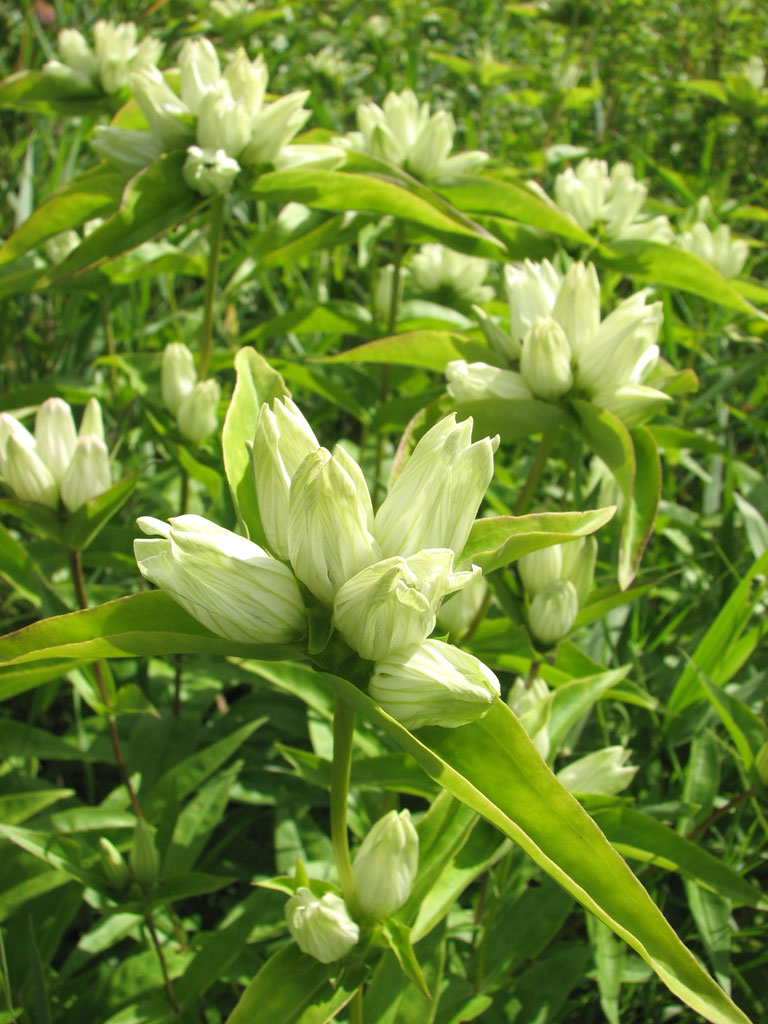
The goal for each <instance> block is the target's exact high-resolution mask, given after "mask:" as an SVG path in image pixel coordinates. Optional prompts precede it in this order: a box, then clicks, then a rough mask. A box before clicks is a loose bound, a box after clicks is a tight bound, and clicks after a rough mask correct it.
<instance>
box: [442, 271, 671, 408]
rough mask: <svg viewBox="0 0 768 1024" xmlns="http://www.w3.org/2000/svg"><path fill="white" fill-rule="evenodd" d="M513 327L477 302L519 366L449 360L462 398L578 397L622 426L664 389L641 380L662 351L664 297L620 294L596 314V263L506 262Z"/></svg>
mask: <svg viewBox="0 0 768 1024" xmlns="http://www.w3.org/2000/svg"><path fill="white" fill-rule="evenodd" d="M506 283H507V294H508V298H509V305H510V330H509V332H507V331H504V330H502V329H501V328H500V327H499V326H498V325H496V324H493V323H492V322H491V321H490V320H489V319H488V317H486V316H485V315H484V314H483V313H482V310H480V309H479V308H478V307H475V312H476V313H477V314H478V316H479V318H480V325H481V327H482V328H483V331H484V333H485V335H486V338H487V339H488V343H489V345H490V346H491V347H492V348H493V349H494V350H495V351H497V352H498V353H499V354H500V355H501V356H503V357H504V358H506V359H508V360H509V362H510V364H511V365H512V366H515V365H516V366H517V369H511V368H510V369H502V368H499V367H495V366H490V365H489V364H486V363H471V364H469V363H467V362H465V361H464V360H454V361H452V362H450V363H448V366H447V367H446V377H447V378H448V391H449V392H450V394H451V395H453V397H454V398H456V399H457V400H458V401H460V402H464V401H472V400H475V399H478V398H513V399H514V398H525V399H531V398H537V399H540V400H542V401H546V402H556V401H558V400H560V399H562V398H568V397H574V398H583V399H587V400H588V401H590V402H592V403H593V404H594V405H597V406H599V407H600V408H603V409H608V410H610V411H611V412H613V413H615V414H616V415H617V416H619V417H620V418H621V419H622V420H623V421H624V422H625V424H626V425H627V426H635V425H636V424H638V423H640V422H642V421H643V420H644V419H647V418H648V417H649V416H650V415H652V414H653V412H655V411H656V410H657V409H658V408H659V407H660V406H661V405H662V404H663V403H665V402H667V401H668V400H669V399H668V396H667V395H665V394H664V392H663V391H659V390H657V389H656V388H653V387H650V386H649V385H647V384H644V383H643V380H644V378H645V377H646V376H647V375H648V373H649V372H650V371H651V369H652V368H653V366H654V364H655V363H656V360H657V359H658V355H659V347H658V345H657V344H656V341H657V337H658V333H659V329H660V327H661V322H662V318H663V310H662V304H661V303H660V302H653V303H651V304H650V305H648V304H646V300H647V298H648V292H647V291H641V292H637V293H636V294H634V295H631V296H629V298H627V299H624V300H623V301H622V302H620V303H619V305H618V306H617V307H616V308H615V309H614V310H613V311H612V312H611V313H609V314H608V316H606V317H605V318H604V319H602V320H601V318H600V282H599V281H598V278H597V272H596V270H595V268H594V266H593V265H592V264H591V263H589V264H586V265H585V264H583V263H573V264H571V266H570V267H569V268H568V271H567V273H566V274H565V275H561V274H560V273H559V272H558V271H557V270H556V269H555V267H554V266H553V265H552V264H551V263H550V262H549V261H548V260H544V261H543V262H542V263H531V262H530V261H529V260H526V261H525V262H524V263H523V264H522V265H519V266H518V265H515V266H508V267H507V268H506Z"/></svg>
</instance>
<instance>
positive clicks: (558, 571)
mask: <svg viewBox="0 0 768 1024" xmlns="http://www.w3.org/2000/svg"><path fill="white" fill-rule="evenodd" d="M517 571H518V572H519V573H520V579H521V580H522V581H523V586H524V587H525V592H526V593H527V594H528V596H529V597H531V598H534V597H535V596H536V594H538V593H539V591H540V590H543V589H544V587H546V586H547V584H549V583H552V582H554V581H555V580H559V579H560V578H561V577H562V575H563V545H562V544H552V545H550V547H548V548H539V549H538V551H531V552H530V553H529V554H527V555H522V556H521V557H520V558H519V559H518V560H517Z"/></svg>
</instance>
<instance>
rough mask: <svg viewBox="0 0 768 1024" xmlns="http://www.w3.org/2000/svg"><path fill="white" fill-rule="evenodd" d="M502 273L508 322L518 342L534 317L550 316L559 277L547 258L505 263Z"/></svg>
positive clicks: (560, 279) (526, 331)
mask: <svg viewBox="0 0 768 1024" xmlns="http://www.w3.org/2000/svg"><path fill="white" fill-rule="evenodd" d="M504 276H505V280H506V285H507V298H508V299H509V324H510V328H511V331H512V337H513V338H514V340H515V341H516V342H517V344H518V345H522V343H523V338H524V337H525V336H526V334H527V333H528V331H529V330H530V329H531V327H533V325H534V324H535V323H536V321H537V320H541V319H542V318H543V317H547V316H551V315H552V309H553V308H554V305H555V299H556V298H557V293H558V289H559V288H560V284H561V281H562V278H561V277H560V274H558V272H557V271H556V270H555V268H554V267H553V266H552V264H551V263H550V262H549V260H542V262H541V263H532V262H531V260H525V262H524V263H523V264H521V265H508V266H507V267H505V270H504Z"/></svg>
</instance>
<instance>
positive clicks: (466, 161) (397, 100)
mask: <svg viewBox="0 0 768 1024" xmlns="http://www.w3.org/2000/svg"><path fill="white" fill-rule="evenodd" d="M357 127H358V128H359V131H357V132H350V133H349V135H347V136H346V139H345V140H344V141H345V142H346V144H347V145H349V147H350V148H352V149H356V150H358V151H360V152H363V153H370V154H371V156H375V157H378V158H379V159H381V160H386V161H387V163H390V164H394V165H395V166H396V167H402V168H404V169H405V170H406V171H409V172H410V173H411V174H413V175H414V176H415V177H417V178H423V179H435V180H438V181H443V182H444V181H450V180H452V179H454V178H457V177H459V176H460V175H462V174H467V173H469V172H470V171H473V170H475V169H476V168H477V167H479V166H481V165H482V164H484V163H485V162H486V161H487V160H488V154H487V153H482V152H480V151H478V150H475V151H472V152H467V153H457V154H455V155H454V156H449V154H450V152H451V149H452V147H453V136H454V134H455V132H456V122H455V121H454V120H453V117H452V116H451V114H449V113H448V111H447V110H439V111H437V112H436V113H434V114H430V112H429V104H428V103H421V104H420V103H419V101H418V100H417V99H416V96H415V95H414V94H413V92H411V90H410V89H404V90H403V92H401V93H396V92H390V93H388V94H387V96H386V98H385V100H384V103H383V104H382V106H381V107H380V106H378V104H376V103H361V104H360V106H359V107H358V108H357Z"/></svg>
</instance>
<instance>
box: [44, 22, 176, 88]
mask: <svg viewBox="0 0 768 1024" xmlns="http://www.w3.org/2000/svg"><path fill="white" fill-rule="evenodd" d="M58 44H59V56H60V57H61V60H49V61H48V63H47V64H46V65H45V66H44V68H43V70H44V71H46V72H47V73H48V74H52V75H61V76H64V77H66V78H70V79H75V80H76V81H81V82H83V83H84V84H89V85H92V84H97V83H98V85H100V86H101V88H102V89H103V90H104V92H106V93H115V92H120V90H121V89H123V88H125V86H126V85H128V82H129V79H130V76H131V75H132V74H135V73H136V72H138V71H144V70H146V69H148V68H153V67H154V66H155V65H156V64H157V62H158V61H159V60H160V57H161V56H162V52H163V44H162V43H161V42H160V40H159V39H154V38H153V37H151V36H147V37H146V38H145V39H142V40H141V42H138V32H137V29H136V26H135V25H134V23H133V22H132V21H124V22H121V23H120V24H119V25H115V23H114V22H112V21H103V20H102V21H97V22H96V24H95V25H94V26H93V48H91V47H90V46H89V45H88V42H87V41H86V39H85V37H84V36H83V34H82V33H81V32H78V31H77V29H75V28H65V29H62V31H61V32H59V39H58Z"/></svg>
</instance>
